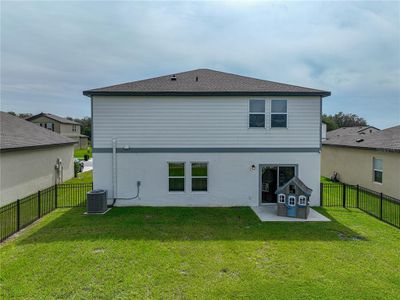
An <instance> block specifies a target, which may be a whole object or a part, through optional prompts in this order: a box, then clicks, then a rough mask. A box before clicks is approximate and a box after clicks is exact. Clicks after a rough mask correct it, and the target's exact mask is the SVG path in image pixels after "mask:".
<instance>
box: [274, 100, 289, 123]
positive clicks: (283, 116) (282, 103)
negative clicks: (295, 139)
mask: <svg viewBox="0 0 400 300" xmlns="http://www.w3.org/2000/svg"><path fill="white" fill-rule="evenodd" d="M274 127H282V128H286V127H287V100H272V101H271V128H274Z"/></svg>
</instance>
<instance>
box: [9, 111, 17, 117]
mask: <svg viewBox="0 0 400 300" xmlns="http://www.w3.org/2000/svg"><path fill="white" fill-rule="evenodd" d="M7 113H8V114H10V115H12V116H14V117H17V114H16V113H15V112H13V111H9V112H7Z"/></svg>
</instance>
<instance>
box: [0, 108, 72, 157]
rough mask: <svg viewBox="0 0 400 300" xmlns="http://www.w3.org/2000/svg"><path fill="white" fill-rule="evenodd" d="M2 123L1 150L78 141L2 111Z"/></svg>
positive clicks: (0, 134) (0, 115)
mask: <svg viewBox="0 0 400 300" xmlns="http://www.w3.org/2000/svg"><path fill="white" fill-rule="evenodd" d="M0 125H1V126H0V127H1V128H0V150H1V151H10V150H18V149H25V148H39V147H46V146H56V145H66V144H74V143H76V142H75V141H74V140H72V139H70V138H67V137H65V136H62V135H61V134H58V133H55V132H53V131H51V130H48V129H45V128H42V127H40V126H37V125H36V124H34V123H31V122H28V121H25V120H23V119H21V118H18V117H15V116H12V115H10V114H8V113H5V112H0Z"/></svg>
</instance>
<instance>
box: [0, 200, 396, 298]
mask: <svg viewBox="0 0 400 300" xmlns="http://www.w3.org/2000/svg"><path fill="white" fill-rule="evenodd" d="M318 210H319V211H321V212H322V213H324V214H325V215H327V216H328V217H330V218H331V219H332V220H333V221H332V222H327V223H312V222H310V223H261V222H259V221H258V219H257V217H256V216H255V215H254V213H253V212H252V211H251V210H250V209H249V208H150V207H132V208H114V209H112V210H111V211H110V212H109V213H107V214H106V215H103V216H85V215H83V212H84V209H83V208H73V209H58V210H56V211H54V212H52V213H50V214H49V215H47V216H45V217H44V218H43V219H42V220H40V221H39V222H38V224H36V225H34V226H33V227H30V228H28V229H27V230H26V231H24V232H22V233H21V234H20V235H19V236H18V237H17V238H15V239H14V240H11V241H8V242H6V243H5V244H4V245H2V246H0V260H1V275H0V276H1V277H0V284H1V295H0V296H1V298H2V299H11V298H13V299H15V298H24V299H67V298H68V299H70V298H73V299H111V298H118V299H131V298H141V299H143V298H158V299H159V298H163V299H172V298H174V299H175V298H178V299H190V298H203V299H204V298H207V299H220V298H250V299H259V298H268V299H399V295H400V272H399V268H400V231H399V230H398V229H396V228H394V227H392V226H390V225H387V224H385V223H383V222H380V221H379V220H377V219H375V218H372V217H370V216H368V215H366V214H364V213H362V212H361V211H359V210H353V209H343V208H327V209H318Z"/></svg>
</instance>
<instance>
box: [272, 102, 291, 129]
mask: <svg viewBox="0 0 400 300" xmlns="http://www.w3.org/2000/svg"><path fill="white" fill-rule="evenodd" d="M273 101H286V112H285V113H283V112H275V113H274V112H272V102H273ZM288 109H289V101H288V100H287V99H271V101H269V111H270V117H269V128H271V129H287V128H289V114H288ZM272 115H286V127H273V126H272Z"/></svg>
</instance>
